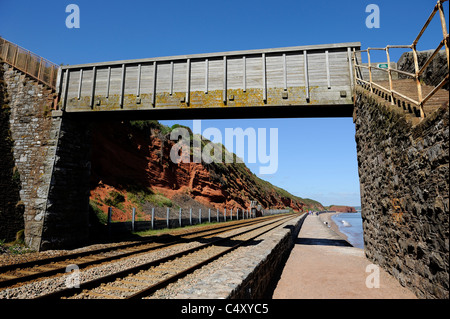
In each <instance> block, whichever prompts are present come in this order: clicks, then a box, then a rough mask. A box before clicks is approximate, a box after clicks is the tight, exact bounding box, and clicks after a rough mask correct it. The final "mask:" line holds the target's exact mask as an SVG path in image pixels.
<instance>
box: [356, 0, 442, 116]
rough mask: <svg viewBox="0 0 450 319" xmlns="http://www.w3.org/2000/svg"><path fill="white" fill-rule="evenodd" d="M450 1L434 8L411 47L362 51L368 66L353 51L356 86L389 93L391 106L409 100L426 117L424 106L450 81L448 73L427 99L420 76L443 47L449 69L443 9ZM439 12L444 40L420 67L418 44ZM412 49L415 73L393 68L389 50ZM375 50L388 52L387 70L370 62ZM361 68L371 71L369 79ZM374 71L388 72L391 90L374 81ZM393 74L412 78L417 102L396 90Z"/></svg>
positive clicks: (440, 2) (438, 4)
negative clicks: (399, 99) (358, 61)
mask: <svg viewBox="0 0 450 319" xmlns="http://www.w3.org/2000/svg"><path fill="white" fill-rule="evenodd" d="M446 1H448V0H438V2H437V4H436V5H435V6H434V9H433V12H432V13H431V15H430V16H429V18H428V20H427V21H426V22H425V25H424V26H423V27H422V30H421V31H420V32H419V35H418V36H417V37H416V39H415V40H414V41H413V43H412V44H410V45H387V46H386V47H385V48H367V49H366V50H361V51H359V52H366V53H367V60H368V63H367V65H364V64H360V63H357V55H356V52H355V51H353V60H354V61H355V63H354V79H355V84H356V85H361V86H367V87H368V89H369V90H370V92H372V93H373V91H374V87H376V88H378V89H380V90H382V91H385V92H387V93H388V94H389V95H390V101H391V104H393V105H394V104H395V101H396V100H397V99H396V97H400V98H403V99H405V100H407V101H408V102H410V103H412V104H414V105H416V106H418V107H419V109H420V117H422V118H423V117H425V113H424V111H423V105H424V104H425V103H426V102H427V101H428V100H429V99H430V98H431V97H432V96H433V95H434V94H435V93H436V92H437V91H438V90H439V89H441V88H442V87H443V86H444V85H445V84H446V83H447V82H448V80H449V75H448V72H447V75H446V76H445V77H444V78H443V79H442V81H441V82H440V83H439V84H438V85H436V86H435V87H434V88H433V89H432V90H431V92H429V93H428V94H427V95H426V96H425V97H424V96H423V94H422V86H421V83H420V76H421V75H422V74H423V72H424V71H425V69H426V68H427V67H428V65H429V64H430V63H431V61H432V60H433V59H434V58H435V57H436V55H437V54H438V53H439V51H440V50H441V49H442V47H444V46H445V51H446V54H447V68H448V67H449V43H448V42H449V35H448V31H447V25H446V22H445V15H444V9H443V5H442V4H443V3H444V2H446ZM437 12H439V17H440V20H441V26H442V34H443V39H442V41H441V42H440V43H439V44H438V46H437V48H436V49H435V50H434V52H433V54H432V55H431V56H430V57H429V58H428V59H427V60H426V61H425V62H424V64H423V65H422V66H421V67H419V63H418V57H417V49H416V47H417V43H418V42H419V40H420V38H421V37H422V35H423V33H424V32H425V30H426V29H427V27H428V25H429V24H430V22H431V21H432V19H433V17H434V16H435V14H436V13H437ZM399 48H401V49H405V48H407V49H411V50H412V54H413V58H414V69H415V73H410V72H406V71H403V70H398V69H396V68H392V66H391V61H390V55H389V50H390V49H399ZM373 50H381V51H385V52H386V59H387V68H380V67H377V66H375V65H373V64H371V60H370V51H373ZM361 68H366V69H368V71H369V79H368V80H367V78H366V79H364V77H363V76H362V72H361ZM374 70H379V71H382V72H387V75H388V80H389V88H387V87H384V86H382V85H381V84H380V83H376V82H377V81H376V80H375V79H374V74H373V72H374ZM393 73H397V74H401V75H404V76H407V77H411V78H413V79H414V80H415V84H416V87H417V100H416V99H414V98H412V97H411V96H407V95H405V94H402V93H400V92H398V91H397V90H395V89H394V82H393Z"/></svg>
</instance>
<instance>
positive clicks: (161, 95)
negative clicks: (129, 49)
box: [58, 42, 360, 116]
mask: <svg viewBox="0 0 450 319" xmlns="http://www.w3.org/2000/svg"><path fill="white" fill-rule="evenodd" d="M359 47H360V43H359V42H351V43H339V44H328V45H313V46H299V47H289V48H279V49H266V50H251V51H234V52H222V53H210V54H197V55H185V56H174V57H165V58H151V59H142V60H127V61H115V62H103V63H93V64H83V65H73V66H63V67H62V70H61V73H60V76H59V83H58V89H59V92H60V97H61V98H60V108H61V109H63V110H65V111H66V112H67V113H91V114H92V113H98V112H101V111H142V110H146V111H151V110H172V111H173V110H174V109H189V110H191V109H199V108H200V109H204V108H208V109H221V108H229V107H233V108H242V107H267V106H273V107H283V106H291V107H292V106H308V107H312V106H335V107H339V106H345V105H347V106H348V105H351V104H352V83H353V73H352V68H351V52H352V51H353V50H354V49H355V50H359ZM173 113H174V112H172V114H173ZM323 116H327V114H323Z"/></svg>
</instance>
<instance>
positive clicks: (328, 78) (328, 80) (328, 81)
mask: <svg viewBox="0 0 450 319" xmlns="http://www.w3.org/2000/svg"><path fill="white" fill-rule="evenodd" d="M328 55H329V54H328V50H326V51H325V64H326V68H327V86H328V88H329V89H331V78H330V60H329V57H328Z"/></svg>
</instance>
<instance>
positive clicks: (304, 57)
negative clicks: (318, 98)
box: [303, 50, 310, 102]
mask: <svg viewBox="0 0 450 319" xmlns="http://www.w3.org/2000/svg"><path fill="white" fill-rule="evenodd" d="M303 67H304V73H305V91H306V100H307V101H308V102H309V99H310V96H309V74H308V52H307V51H306V50H304V51H303Z"/></svg>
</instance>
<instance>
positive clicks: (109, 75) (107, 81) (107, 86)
mask: <svg viewBox="0 0 450 319" xmlns="http://www.w3.org/2000/svg"><path fill="white" fill-rule="evenodd" d="M110 84H111V67H110V66H108V75H107V80H106V98H108V97H109V86H110Z"/></svg>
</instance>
